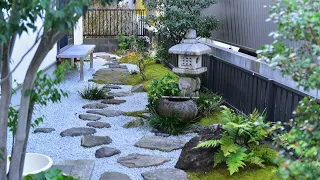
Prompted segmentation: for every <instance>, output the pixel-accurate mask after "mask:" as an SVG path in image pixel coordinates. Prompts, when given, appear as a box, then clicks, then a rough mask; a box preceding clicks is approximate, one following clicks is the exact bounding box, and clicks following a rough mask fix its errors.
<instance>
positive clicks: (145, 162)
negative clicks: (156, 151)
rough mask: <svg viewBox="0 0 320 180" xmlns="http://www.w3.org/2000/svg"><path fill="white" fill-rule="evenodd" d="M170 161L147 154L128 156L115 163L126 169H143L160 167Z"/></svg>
mask: <svg viewBox="0 0 320 180" xmlns="http://www.w3.org/2000/svg"><path fill="white" fill-rule="evenodd" d="M168 161H170V159H168V158H166V157H164V156H156V155H147V154H129V155H128V156H125V157H120V158H119V159H118V160H117V162H118V163H120V164H121V165H123V166H126V167H128V168H143V167H150V166H158V165H162V164H164V163H165V162H168Z"/></svg>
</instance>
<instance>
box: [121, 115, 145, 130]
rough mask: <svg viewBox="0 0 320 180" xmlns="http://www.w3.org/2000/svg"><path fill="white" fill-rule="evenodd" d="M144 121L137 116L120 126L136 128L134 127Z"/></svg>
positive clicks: (142, 123) (141, 124)
mask: <svg viewBox="0 0 320 180" xmlns="http://www.w3.org/2000/svg"><path fill="white" fill-rule="evenodd" d="M143 125H144V122H143V120H142V119H141V118H137V119H134V120H132V121H129V122H127V123H126V124H125V125H123V126H122V127H124V128H126V129H129V128H136V127H140V126H143Z"/></svg>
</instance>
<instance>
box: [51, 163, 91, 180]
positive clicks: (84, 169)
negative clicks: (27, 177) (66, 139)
mask: <svg viewBox="0 0 320 180" xmlns="http://www.w3.org/2000/svg"><path fill="white" fill-rule="evenodd" d="M94 164H95V161H94V160H65V161H61V162H55V163H54V165H53V168H54V167H57V168H59V169H60V168H61V167H62V168H61V170H63V173H65V175H68V176H72V177H77V178H79V179H81V180H90V179H91V175H92V171H93V168H94Z"/></svg>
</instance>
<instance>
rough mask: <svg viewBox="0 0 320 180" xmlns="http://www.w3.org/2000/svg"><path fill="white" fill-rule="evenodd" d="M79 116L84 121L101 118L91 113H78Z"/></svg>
mask: <svg viewBox="0 0 320 180" xmlns="http://www.w3.org/2000/svg"><path fill="white" fill-rule="evenodd" d="M79 118H80V119H82V120H84V121H98V120H99V119H101V117H100V116H96V115H92V114H80V115H79Z"/></svg>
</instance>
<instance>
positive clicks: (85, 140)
mask: <svg viewBox="0 0 320 180" xmlns="http://www.w3.org/2000/svg"><path fill="white" fill-rule="evenodd" d="M110 143H112V139H111V138H110V137H109V136H92V135H89V136H83V137H82V139H81V146H83V147H89V148H91V147H95V146H100V145H103V144H110Z"/></svg>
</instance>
